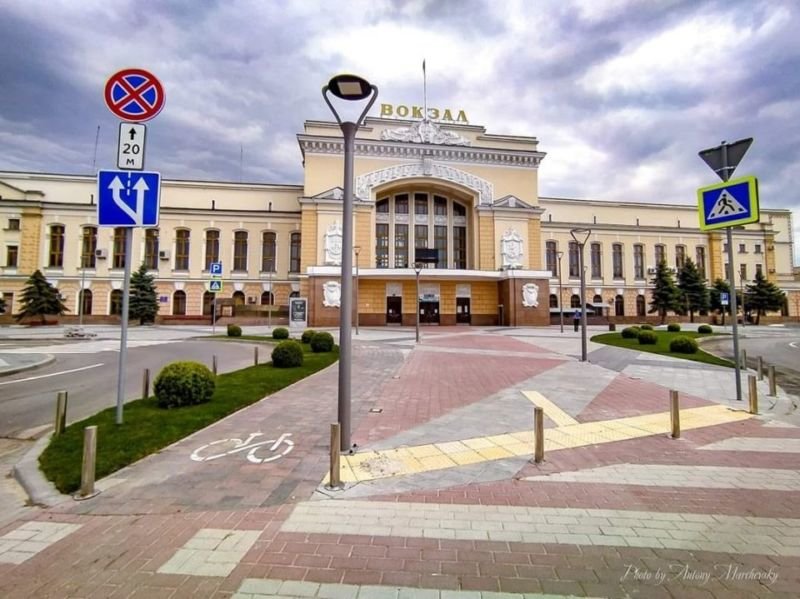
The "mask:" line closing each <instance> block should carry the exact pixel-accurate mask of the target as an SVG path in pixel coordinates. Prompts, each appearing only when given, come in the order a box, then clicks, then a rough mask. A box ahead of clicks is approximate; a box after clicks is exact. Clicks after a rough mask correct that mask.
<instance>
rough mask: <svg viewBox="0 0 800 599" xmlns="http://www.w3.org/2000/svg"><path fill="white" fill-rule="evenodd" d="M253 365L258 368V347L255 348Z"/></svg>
mask: <svg viewBox="0 0 800 599" xmlns="http://www.w3.org/2000/svg"><path fill="white" fill-rule="evenodd" d="M253 365H254V366H258V346H255V347H254V348H253Z"/></svg>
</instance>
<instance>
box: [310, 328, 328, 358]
mask: <svg viewBox="0 0 800 599" xmlns="http://www.w3.org/2000/svg"><path fill="white" fill-rule="evenodd" d="M332 349H333V335H331V334H330V333H325V332H321V333H314V336H313V337H312V338H311V351H313V352H314V353H315V354H321V353H326V352H329V351H331V350H332Z"/></svg>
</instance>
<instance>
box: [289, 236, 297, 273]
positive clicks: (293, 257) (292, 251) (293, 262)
mask: <svg viewBox="0 0 800 599" xmlns="http://www.w3.org/2000/svg"><path fill="white" fill-rule="evenodd" d="M289 272H300V233H292V236H291V239H290V242H289Z"/></svg>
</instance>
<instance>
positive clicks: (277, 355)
mask: <svg viewBox="0 0 800 599" xmlns="http://www.w3.org/2000/svg"><path fill="white" fill-rule="evenodd" d="M283 330H284V331H285V330H286V329H283ZM287 332H288V331H287ZM272 365H273V366H274V367H275V368H294V367H296V366H302V365H303V346H302V345H300V344H299V343H298V342H297V341H294V340H288V341H281V342H280V343H279V344H278V345H276V346H275V349H273V350H272Z"/></svg>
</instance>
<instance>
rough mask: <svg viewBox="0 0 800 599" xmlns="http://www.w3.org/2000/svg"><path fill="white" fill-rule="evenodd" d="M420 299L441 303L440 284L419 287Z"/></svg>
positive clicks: (425, 284) (423, 284) (427, 284)
mask: <svg viewBox="0 0 800 599" xmlns="http://www.w3.org/2000/svg"><path fill="white" fill-rule="evenodd" d="M419 299H421V300H426V301H439V284H438V283H421V284H420V286H419Z"/></svg>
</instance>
